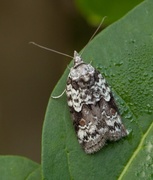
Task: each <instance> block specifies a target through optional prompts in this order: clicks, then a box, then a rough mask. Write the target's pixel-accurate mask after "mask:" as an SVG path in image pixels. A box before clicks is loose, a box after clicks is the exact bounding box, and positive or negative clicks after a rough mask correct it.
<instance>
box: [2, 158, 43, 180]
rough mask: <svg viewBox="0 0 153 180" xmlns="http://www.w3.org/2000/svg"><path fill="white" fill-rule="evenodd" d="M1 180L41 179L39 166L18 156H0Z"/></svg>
mask: <svg viewBox="0 0 153 180" xmlns="http://www.w3.org/2000/svg"><path fill="white" fill-rule="evenodd" d="M0 179H1V180H23V179H27V180H35V179H36V180H39V179H41V169H40V165H39V164H37V163H35V162H33V161H31V160H29V159H27V158H24V157H19V156H0Z"/></svg>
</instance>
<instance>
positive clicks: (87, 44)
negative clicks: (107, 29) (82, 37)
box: [81, 16, 107, 55]
mask: <svg viewBox="0 0 153 180" xmlns="http://www.w3.org/2000/svg"><path fill="white" fill-rule="evenodd" d="M106 18H107V16H104V17H103V19H102V20H101V22H100V24H99V26H98V27H97V29H96V31H95V32H94V33H93V35H92V36H91V38H90V39H89V41H88V43H87V44H86V45H85V46H84V48H83V50H82V52H81V55H82V54H83V52H84V50H85V47H87V45H88V44H89V42H90V41H91V40H92V39H93V38H94V36H95V35H96V34H97V32H98V31H99V29H100V27H101V26H102V24H103V22H104V20H105V19H106Z"/></svg>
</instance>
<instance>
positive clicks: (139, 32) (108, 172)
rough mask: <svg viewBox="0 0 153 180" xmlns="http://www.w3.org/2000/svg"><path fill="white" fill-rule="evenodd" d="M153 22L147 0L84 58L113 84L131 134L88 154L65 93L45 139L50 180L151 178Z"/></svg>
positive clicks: (55, 104)
mask: <svg viewBox="0 0 153 180" xmlns="http://www.w3.org/2000/svg"><path fill="white" fill-rule="evenodd" d="M152 19H153V1H152V0H146V1H145V2H143V3H142V4H141V5H139V6H137V7H136V8H135V9H133V10H132V11H131V12H129V13H128V14H127V15H126V16H125V17H124V18H122V19H121V20H119V21H118V22H116V23H114V24H113V25H111V26H109V27H108V28H106V29H105V30H104V31H102V32H101V33H100V34H98V35H97V36H96V37H95V38H94V39H93V40H92V41H91V42H90V43H89V45H88V46H87V47H86V49H85V51H84V53H83V55H82V56H83V59H84V60H85V61H86V62H88V63H90V62H91V61H92V65H93V66H94V67H97V68H98V69H99V70H100V71H101V72H102V74H103V75H104V76H105V77H106V79H107V81H108V83H109V84H110V85H111V87H112V91H113V93H114V94H115V98H116V100H117V104H118V107H119V109H120V112H121V116H122V119H123V123H124V124H125V126H126V128H127V129H129V130H130V134H129V136H128V137H126V138H123V139H121V140H120V141H117V142H108V144H107V146H105V147H104V148H102V149H101V150H100V151H99V152H97V153H95V154H93V155H87V154H85V153H84V151H83V150H82V149H81V147H80V145H79V143H78V142H77V138H76V135H75V131H74V128H73V125H72V120H71V117H70V113H69V109H68V106H67V102H66V95H64V96H62V97H61V98H59V99H52V98H50V100H49V104H48V108H47V112H46V117H45V122H44V127H43V139H42V141H43V142H42V169H43V176H44V177H45V178H46V179H76V180H84V179H88V180H94V179H96V180H101V179H107V180H109V179H110V180H113V179H130V178H131V179H141V178H143V179H152V178H151V177H152V170H151V168H152V164H153V153H152V148H153V141H152V135H153V130H152V129H153V128H152V127H153V23H152ZM68 72H69V69H67V70H66V71H65V73H64V74H63V76H62V78H61V79H60V81H59V82H58V84H57V86H56V88H55V90H54V91H53V95H54V96H56V95H59V94H60V93H61V92H62V91H63V90H64V89H65V84H66V79H67V75H68ZM146 154H147V155H146ZM137 163H139V164H137ZM148 166H149V167H148ZM143 167H144V169H143ZM147 167H148V169H147ZM142 169H143V172H142Z"/></svg>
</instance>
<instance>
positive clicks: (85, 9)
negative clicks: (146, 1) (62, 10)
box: [75, 0, 142, 24]
mask: <svg viewBox="0 0 153 180" xmlns="http://www.w3.org/2000/svg"><path fill="white" fill-rule="evenodd" d="M140 2H142V0H131V1H129V0H124V1H123V0H115V1H112V0H83V1H82V0H75V4H76V6H77V8H78V10H79V11H80V12H81V14H82V15H83V16H84V17H85V18H86V19H87V20H88V21H89V22H91V23H93V24H97V23H99V22H100V21H101V19H102V17H104V16H107V17H108V18H107V19H106V20H105V22H104V24H106V22H107V24H110V23H112V22H114V21H116V20H118V19H119V18H121V17H122V16H123V15H125V13H127V12H128V11H129V10H131V9H132V8H133V7H135V6H136V5H137V4H139V3H140Z"/></svg>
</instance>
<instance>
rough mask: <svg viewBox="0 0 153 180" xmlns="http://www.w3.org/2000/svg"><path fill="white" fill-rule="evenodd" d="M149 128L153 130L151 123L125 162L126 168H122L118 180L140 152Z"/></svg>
mask: <svg viewBox="0 0 153 180" xmlns="http://www.w3.org/2000/svg"><path fill="white" fill-rule="evenodd" d="M151 128H153V122H152V123H151V125H150V127H149V128H148V130H147V131H146V133H145V134H144V135H143V137H142V139H141V141H140V143H139V145H138V147H137V148H136V150H135V151H134V153H133V155H132V156H131V158H130V159H129V161H128V162H127V164H126V166H125V167H124V169H123V171H122V173H121V174H120V176H119V178H118V180H121V179H122V178H123V176H124V175H125V173H126V172H127V170H128V168H129V166H130V165H131V163H132V161H133V160H134V158H135V157H136V156H137V154H138V153H139V151H140V150H141V147H142V145H143V143H144V141H145V138H146V137H147V135H148V134H149V132H150V130H151Z"/></svg>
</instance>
